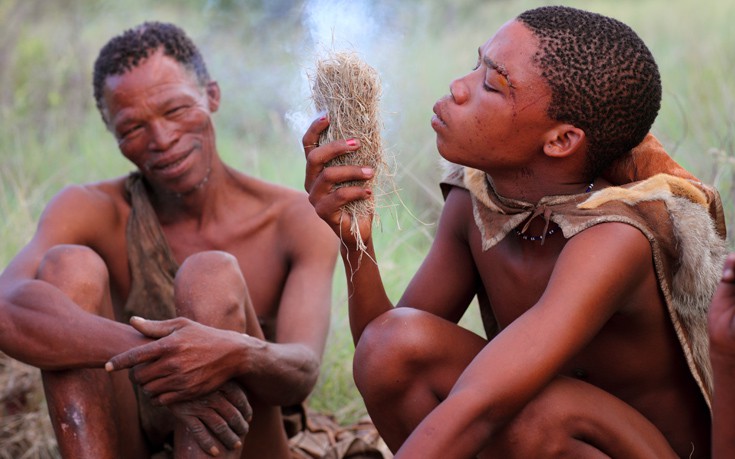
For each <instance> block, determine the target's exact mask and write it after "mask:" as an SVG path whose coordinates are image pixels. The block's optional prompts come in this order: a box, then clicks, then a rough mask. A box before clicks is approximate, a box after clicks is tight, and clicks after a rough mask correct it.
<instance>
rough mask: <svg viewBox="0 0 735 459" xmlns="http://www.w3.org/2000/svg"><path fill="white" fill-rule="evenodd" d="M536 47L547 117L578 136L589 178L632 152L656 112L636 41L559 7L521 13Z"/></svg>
mask: <svg viewBox="0 0 735 459" xmlns="http://www.w3.org/2000/svg"><path fill="white" fill-rule="evenodd" d="M516 20H518V21H520V22H521V23H523V24H524V25H525V26H526V27H528V29H530V30H531V32H532V33H533V35H534V36H535V37H536V38H537V39H538V40H539V52H538V53H537V54H536V55H535V56H534V58H533V59H534V62H535V64H536V65H537V66H538V67H539V68H540V70H541V72H542V75H543V77H544V78H545V79H546V80H547V82H548V84H549V86H550V88H551V102H550V103H549V107H548V115H549V117H550V118H551V119H554V120H557V121H561V122H564V123H570V124H573V125H574V126H576V127H578V128H580V129H582V130H583V131H584V132H585V135H586V136H587V139H588V145H589V149H588V154H587V158H588V159H587V170H586V171H585V172H586V174H587V175H588V179H593V178H595V177H597V176H598V175H599V174H600V173H601V172H602V171H603V170H604V169H605V168H606V167H607V166H608V165H609V164H610V163H611V162H612V161H614V160H615V159H616V158H618V157H619V156H621V155H623V154H625V153H626V152H627V151H629V150H630V149H632V148H633V147H635V146H636V145H638V144H639V143H640V142H641V141H642V140H643V138H644V137H645V136H646V134H647V133H648V132H649V130H650V129H651V126H652V125H653V122H654V120H655V119H656V116H657V115H658V111H659V109H660V107H661V77H660V75H659V71H658V66H657V65H656V61H655V60H654V58H653V55H652V54H651V51H650V50H649V49H648V47H646V45H645V43H643V40H642V39H641V38H640V37H639V36H638V35H637V34H636V33H635V32H634V31H633V29H631V28H630V27H629V26H627V25H626V24H623V23H622V22H620V21H618V20H616V19H612V18H609V17H606V16H603V15H600V14H596V13H591V12H589V11H583V10H579V9H575V8H570V7H564V6H548V7H541V8H536V9H532V10H528V11H526V12H524V13H521V14H520V15H519V16H518V17H517V18H516Z"/></svg>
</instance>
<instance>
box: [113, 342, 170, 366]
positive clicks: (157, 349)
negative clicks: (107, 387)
mask: <svg viewBox="0 0 735 459" xmlns="http://www.w3.org/2000/svg"><path fill="white" fill-rule="evenodd" d="M160 356H161V346H159V345H158V342H152V343H148V344H144V345H142V346H138V347H134V348H132V349H128V350H127V351H125V352H123V353H122V354H118V355H116V356H114V357H113V358H111V359H110V360H109V361H108V362H107V363H105V370H107V371H108V372H109V371H117V370H123V369H125V368H132V367H134V366H136V365H139V364H141V363H144V362H149V361H152V360H156V359H158V358H159V357H160Z"/></svg>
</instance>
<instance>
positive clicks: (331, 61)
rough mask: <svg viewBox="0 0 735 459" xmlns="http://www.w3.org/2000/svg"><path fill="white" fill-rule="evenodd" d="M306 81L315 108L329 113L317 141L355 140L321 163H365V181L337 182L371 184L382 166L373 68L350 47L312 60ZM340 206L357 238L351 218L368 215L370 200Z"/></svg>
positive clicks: (377, 92)
mask: <svg viewBox="0 0 735 459" xmlns="http://www.w3.org/2000/svg"><path fill="white" fill-rule="evenodd" d="M311 81H312V98H313V100H314V106H315V107H316V109H317V111H320V112H321V111H326V112H327V114H328V116H329V129H327V130H326V131H325V132H324V133H323V134H322V135H321V137H320V139H319V143H320V144H324V143H327V142H331V141H333V140H339V139H350V138H356V139H359V141H360V149H359V150H357V151H354V152H352V153H349V154H345V155H340V156H339V157H337V158H335V159H333V160H331V161H330V162H329V163H327V167H329V166H334V165H357V166H370V167H372V168H373V170H374V171H375V175H374V176H373V178H371V179H370V180H367V181H357V182H344V183H341V184H339V185H338V187H343V186H356V185H362V186H366V187H372V186H375V185H376V184H378V183H379V180H380V178H381V177H383V174H382V172H383V171H384V170H385V169H386V161H385V153H384V151H383V144H382V139H381V135H380V132H381V128H382V121H381V116H380V97H381V93H382V90H381V83H380V78H379V76H378V72H377V71H376V70H375V69H374V68H372V67H371V66H369V65H368V64H366V63H365V62H364V61H363V60H361V59H360V57H359V56H358V55H357V54H356V53H354V52H349V51H341V52H332V53H329V54H328V55H327V56H326V57H324V58H322V59H320V60H319V61H318V62H317V64H316V71H315V73H314V75H313V76H311ZM383 178H384V177H383ZM343 210H344V211H345V212H347V213H348V214H349V215H350V217H352V219H351V221H352V224H351V232H352V234H353V235H354V236H355V237H356V239H357V240H358V243H360V242H361V238H360V237H359V236H360V235H359V229H358V225H357V219H358V217H364V216H369V215H372V214H374V212H375V200H374V199H365V200H361V201H354V202H351V203H349V204H347V205H346V206H344V208H343ZM361 248H362V247H361Z"/></svg>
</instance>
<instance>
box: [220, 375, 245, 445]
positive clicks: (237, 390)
mask: <svg viewBox="0 0 735 459" xmlns="http://www.w3.org/2000/svg"><path fill="white" fill-rule="evenodd" d="M220 391H221V392H222V394H223V395H224V396H225V398H226V399H227V400H228V401H229V402H230V403H232V406H234V407H235V408H236V409H237V410H238V411H239V412H240V414H242V417H243V419H245V421H247V422H250V421H251V420H252V419H253V408H252V407H251V406H250V401H248V396H247V395H246V394H245V391H244V390H243V389H242V387H240V385H239V384H236V383H234V382H232V381H229V382H226V383H225V384H223V385H222V387H220ZM245 433H247V432H244V433H243V435H244V434H245Z"/></svg>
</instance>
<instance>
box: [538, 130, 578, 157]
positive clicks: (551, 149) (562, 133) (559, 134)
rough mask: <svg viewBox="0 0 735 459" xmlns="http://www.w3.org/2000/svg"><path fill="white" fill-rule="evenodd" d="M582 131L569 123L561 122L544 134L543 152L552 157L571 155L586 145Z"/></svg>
mask: <svg viewBox="0 0 735 459" xmlns="http://www.w3.org/2000/svg"><path fill="white" fill-rule="evenodd" d="M586 140H587V137H586V136H585V134H584V131H583V130H581V129H579V128H578V127H575V126H573V125H571V124H561V125H559V126H557V127H555V128H554V129H552V130H550V131H549V132H548V133H547V134H546V141H545V142H544V153H545V154H546V155H547V156H551V157H553V158H563V157H566V156H571V155H573V154H574V153H576V152H578V151H580V150H581V149H582V148H583V147H584V146H585V145H586V143H587V142H586Z"/></svg>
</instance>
